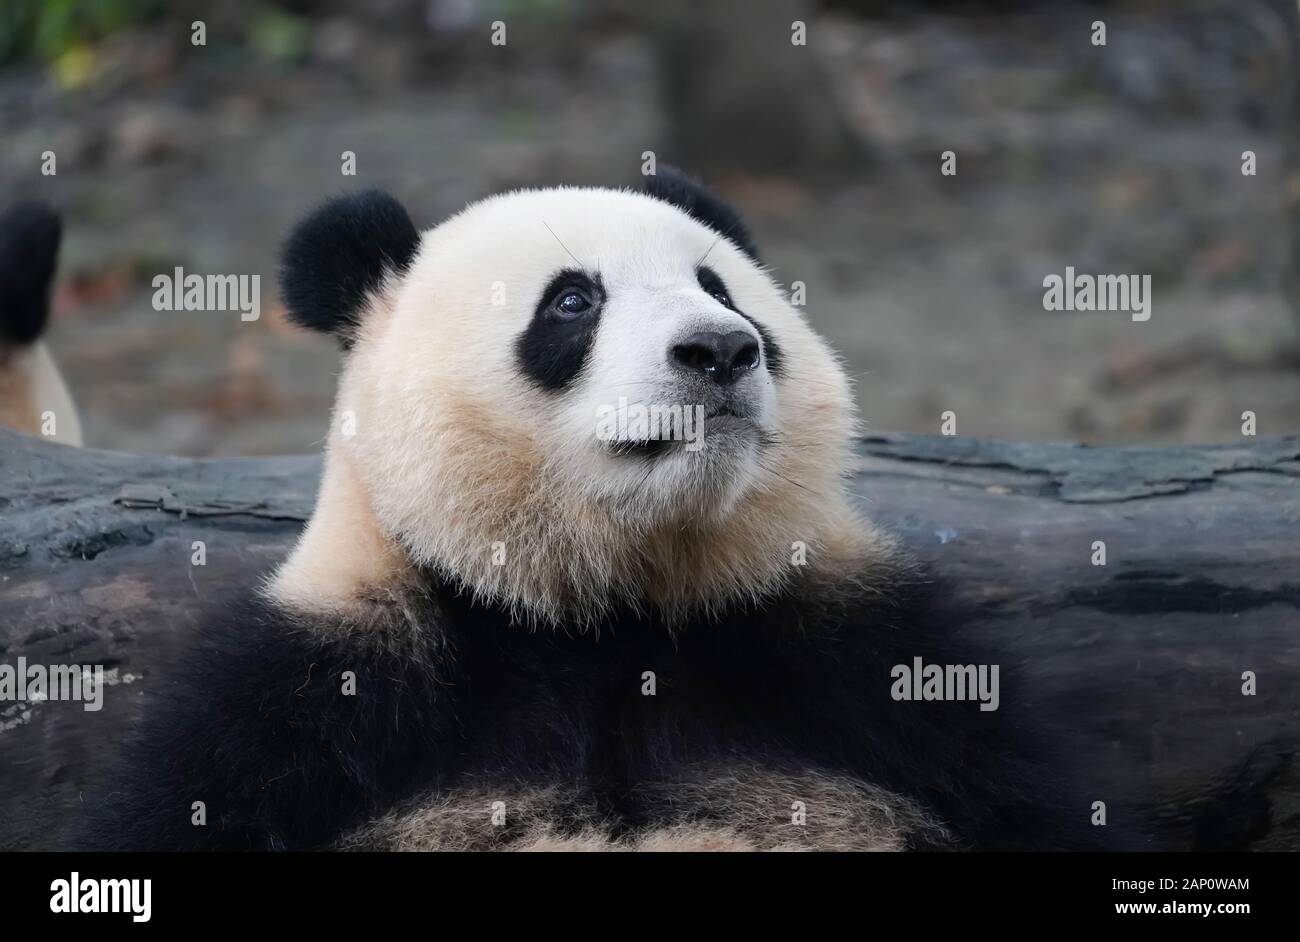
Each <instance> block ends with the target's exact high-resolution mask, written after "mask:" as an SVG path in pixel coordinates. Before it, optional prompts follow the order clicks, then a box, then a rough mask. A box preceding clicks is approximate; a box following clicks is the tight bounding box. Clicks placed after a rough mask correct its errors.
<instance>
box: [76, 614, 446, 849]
mask: <svg viewBox="0 0 1300 942" xmlns="http://www.w3.org/2000/svg"><path fill="white" fill-rule="evenodd" d="M451 670H452V655H451V653H450V652H449V650H448V645H447V644H446V643H445V640H444V639H442V638H441V637H440V636H439V635H438V633H437V632H436V630H435V629H434V628H433V627H428V628H416V627H415V626H414V625H412V624H410V623H409V622H407V621H406V619H404V618H400V617H392V618H386V617H383V613H382V612H381V613H379V614H378V615H376V617H374V618H370V619H362V620H359V621H358V620H346V619H345V620H331V619H325V618H305V617H301V616H297V615H293V614H290V613H287V612H285V611H283V610H282V609H280V608H278V607H277V606H275V605H274V604H272V603H269V602H266V601H262V600H250V601H249V602H247V603H246V604H244V605H242V606H240V607H239V608H238V609H237V610H233V611H231V612H228V613H226V614H224V615H223V617H222V618H221V619H220V621H218V622H215V623H211V624H209V625H207V626H206V627H205V628H204V629H203V630H202V632H201V633H200V636H199V639H198V643H197V644H196V645H195V647H194V648H193V650H191V651H190V652H189V654H188V656H187V657H186V658H185V659H184V660H183V662H182V664H181V666H180V667H179V668H178V670H177V671H176V672H175V673H173V674H171V675H169V676H168V677H167V678H166V680H165V683H164V685H163V686H162V687H161V689H156V690H154V691H152V696H151V699H150V702H149V703H147V705H146V707H145V713H144V716H143V718H142V721H141V723H140V725H139V727H138V728H137V729H136V730H135V731H133V733H132V735H131V738H130V739H129V740H128V742H127V744H126V747H125V750H124V754H123V755H122V756H121V757H120V760H119V762H118V764H117V767H116V769H115V770H114V771H113V772H112V774H111V775H110V776H109V779H108V781H107V782H105V783H103V784H102V785H101V787H99V788H97V789H91V790H88V791H87V793H86V795H85V796H84V797H83V805H82V814H81V816H80V819H79V821H78V822H77V824H76V825H75V827H74V832H73V834H72V837H71V840H70V841H69V843H70V849H74V850H199V849H213V850H216V849H225V850H282V849H309V848H315V847H322V846H326V845H327V844H329V843H330V842H331V840H333V839H335V838H336V837H337V836H338V835H339V834H340V833H341V832H342V831H343V830H344V829H345V828H347V827H349V826H351V825H353V824H355V823H356V822H358V821H360V820H362V819H364V818H365V817H366V816H367V815H370V814H373V813H375V812H376V811H377V810H380V809H382V808H384V807H386V806H387V805H388V804H389V803H390V802H391V801H393V800H394V799H395V798H396V797H398V796H400V795H401V794H403V793H404V792H405V791H407V790H409V789H411V788H414V787H419V786H423V787H428V786H430V785H431V784H435V783H436V781H437V778H438V774H437V773H438V759H439V757H440V756H441V755H445V754H446V752H447V744H448V741H449V740H450V739H452V738H454V737H455V736H456V735H457V732H456V729H455V725H454V721H453V719H452V703H451V697H450V693H449V691H450V690H451V689H452V688H451V685H450V684H448V683H446V680H447V678H448V676H449V674H450V672H451Z"/></svg>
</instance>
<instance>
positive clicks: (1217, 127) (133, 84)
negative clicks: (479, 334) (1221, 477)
mask: <svg viewBox="0 0 1300 942" xmlns="http://www.w3.org/2000/svg"><path fill="white" fill-rule="evenodd" d="M1200 8H1201V9H1200V12H1199V13H1189V14H1186V15H1183V16H1179V17H1170V16H1168V15H1166V14H1164V13H1161V14H1160V15H1155V14H1152V13H1150V12H1147V11H1144V10H1143V9H1139V10H1138V11H1137V12H1134V13H1131V14H1123V15H1121V14H1119V13H1114V14H1108V17H1107V19H1108V28H1109V34H1110V35H1109V39H1108V45H1107V47H1106V48H1105V50H1099V49H1098V48H1096V47H1093V46H1092V45H1091V44H1090V43H1089V42H1088V22H1089V21H1090V20H1091V19H1092V18H1093V15H1094V14H1093V13H1092V12H1090V11H1089V10H1088V9H1085V8H1082V7H1079V8H1073V7H1072V8H1069V9H1068V10H1067V12H1066V13H1064V14H1061V15H1052V16H1045V15H1026V16H1019V17H1013V18H1008V17H1007V16H1005V15H999V16H993V15H983V16H975V17H970V16H960V17H958V16H939V15H933V14H930V15H922V16H909V17H906V18H902V19H890V20H858V19H854V18H851V17H849V16H847V15H846V14H844V13H837V14H834V15H833V16H831V17H830V18H823V19H821V20H818V21H817V24H816V31H815V33H814V35H815V36H816V37H818V48H817V49H816V54H817V55H818V56H819V57H821V61H822V64H823V65H824V68H825V70H826V74H827V75H828V76H829V77H830V78H829V82H830V87H831V88H832V90H833V94H832V95H829V96H827V97H824V98H822V99H820V100H813V101H810V102H809V105H808V106H809V107H810V108H832V107H834V108H839V109H842V110H843V111H844V113H845V114H846V116H847V120H848V122H849V123H850V125H851V126H852V128H853V129H854V133H855V134H857V135H859V136H860V138H861V140H862V142H863V147H864V150H865V151H866V152H868V153H870V155H871V159H870V160H865V161H864V162H863V165H862V168H861V172H860V174H857V175H856V176H854V177H852V178H850V179H848V180H844V179H843V178H838V179H836V180H835V181H834V182H828V181H821V180H808V179H791V178H776V177H772V176H771V175H767V176H763V177H756V176H747V175H745V173H744V167H745V152H744V142H737V143H736V162H735V163H736V166H735V171H734V172H733V173H724V174H721V175H720V178H719V179H717V180H716V181H715V182H717V183H718V184H719V186H720V187H721V188H722V189H723V190H724V191H725V192H726V193H727V194H728V195H729V196H731V197H732V198H733V199H734V200H735V201H736V202H737V203H738V204H739V205H740V206H741V207H742V208H743V209H744V210H745V211H746V212H747V213H748V214H749V215H750V217H751V218H752V221H753V228H754V229H755V231H756V234H757V237H758V240H759V244H760V245H761V246H762V247H763V248H764V252H765V255H766V257H767V260H768V261H769V263H770V264H771V265H772V266H773V268H774V271H775V274H776V276H777V277H778V278H779V279H780V280H781V281H783V282H785V283H787V284H789V283H790V282H792V281H802V282H804V283H805V285H806V286H807V288H806V290H807V311H808V316H809V318H810V319H811V320H812V322H813V323H814V324H815V325H816V326H817V327H818V328H819V329H820V330H822V331H823V332H824V333H825V334H826V335H827V336H828V337H829V338H830V339H831V340H832V342H833V343H834V344H835V346H836V347H837V348H838V349H839V350H840V351H841V352H842V353H843V355H844V357H845V359H846V361H847V363H848V366H849V369H850V370H851V371H852V373H853V375H854V377H855V380H856V384H857V392H858V399H859V402H860V405H861V409H862V414H863V417H864V419H865V420H866V421H867V423H868V425H869V426H870V427H871V428H875V429H899V430H908V431H919V432H933V431H938V429H939V423H940V414H941V413H943V412H944V411H946V410H952V411H954V412H956V414H957V431H958V432H959V433H960V434H964V435H984V436H996V437H1002V438H1009V439H1023V440H1061V439H1082V440H1085V441H1090V442H1098V443H1101V442H1106V443H1149V444H1155V443H1169V442H1188V441H1207V442H1208V441H1232V440H1239V439H1240V435H1241V429H1240V426H1241V413H1242V412H1243V411H1244V410H1252V411H1254V412H1255V413H1257V415H1258V427H1259V431H1260V433H1261V434H1277V433H1295V432H1298V431H1300V356H1298V355H1297V353H1296V352H1295V351H1296V349H1297V338H1296V329H1295V328H1296V321H1295V320H1294V319H1293V316H1292V314H1291V311H1290V308H1289V306H1288V304H1287V302H1286V299H1285V296H1284V292H1283V289H1282V285H1283V280H1284V274H1285V272H1286V270H1287V266H1288V262H1287V257H1288V252H1289V244H1290V236H1289V233H1288V230H1287V226H1288V217H1289V215H1291V214H1293V213H1294V212H1295V203H1296V200H1297V195H1298V194H1300V176H1297V174H1296V172H1295V171H1294V170H1288V164H1287V158H1286V146H1285V145H1286V136H1287V134H1288V133H1289V130H1288V128H1289V122H1290V120H1291V117H1290V115H1291V111H1290V106H1289V99H1288V94H1289V91H1290V89H1291V87H1292V79H1291V78H1290V76H1291V75H1293V72H1294V64H1293V63H1292V62H1291V60H1290V58H1289V57H1290V55H1291V52H1290V47H1289V45H1288V44H1287V41H1286V33H1285V30H1284V28H1283V26H1282V23H1281V21H1280V20H1277V19H1270V18H1269V17H1270V16H1271V14H1270V13H1269V11H1268V10H1267V9H1266V8H1264V7H1261V8H1260V10H1259V11H1256V13H1255V14H1252V16H1251V17H1247V18H1244V19H1243V18H1242V17H1240V16H1237V17H1236V18H1233V19H1226V18H1225V17H1226V16H1227V14H1225V13H1224V10H1225V9H1226V8H1225V7H1224V5H1223V4H1218V5H1215V4H1211V3H1205V4H1201V5H1200ZM532 35H533V36H534V37H535V42H536V46H535V48H534V47H529V48H526V49H524V50H522V51H520V50H518V49H515V50H513V51H511V52H510V54H509V55H502V56H500V57H498V58H496V59H494V58H493V57H492V55H491V50H490V49H488V48H485V47H486V44H485V43H484V42H483V40H482V38H481V36H479V35H478V34H477V33H475V34H473V35H472V37H471V36H470V35H469V34H466V35H462V36H459V37H458V36H454V35H453V36H448V35H442V36H439V37H433V38H431V37H429V36H427V35H421V34H419V33H418V32H414V33H413V32H411V31H402V30H394V29H384V28H382V27H380V26H377V25H375V24H374V23H372V22H370V21H363V20H359V19H350V18H342V17H335V18H331V19H327V20H324V21H319V22H316V21H311V22H303V23H302V24H300V28H298V29H297V30H296V32H293V36H294V37H295V40H294V41H295V42H298V43H299V45H300V47H301V48H298V49H296V50H294V51H292V55H290V56H286V55H285V54H284V52H283V50H279V51H277V50H276V49H275V48H274V47H273V45H270V44H268V43H265V42H264V43H262V45H261V47H258V46H257V44H256V43H254V44H253V45H252V46H250V47H242V46H238V45H222V44H213V45H209V46H208V47H207V48H194V47H192V46H190V45H189V43H188V41H187V39H188V36H187V34H186V33H185V32H184V31H181V32H179V33H178V31H177V29H176V28H175V27H174V26H171V27H169V26H168V25H167V24H165V23H160V24H155V25H151V26H147V27H142V28H137V29H134V30H132V31H129V32H123V33H120V34H118V35H116V36H114V37H112V38H110V39H109V40H107V41H106V42H105V43H103V44H101V45H100V46H99V47H96V49H95V58H94V65H93V72H92V78H91V79H86V80H82V81H79V80H77V78H76V77H75V76H74V77H73V78H72V79H69V78H68V76H66V75H65V76H64V77H63V79H62V80H61V81H58V80H56V79H54V78H52V77H51V73H50V71H49V70H46V69H37V68H36V67H33V66H25V67H11V68H10V69H8V70H7V71H5V72H3V73H0V137H2V138H3V140H4V142H5V143H4V147H3V148H2V149H0V199H2V200H3V201H4V202H9V201H11V200H13V199H17V198H21V197H30V196H34V195H40V196H44V197H46V198H49V199H51V200H53V201H55V202H56V203H57V204H59V205H60V206H61V207H62V208H63V210H64V212H65V215H66V231H65V245H64V255H63V263H62V269H61V272H60V276H59V284H58V292H57V296H56V318H55V322H54V327H53V330H52V334H51V342H52V346H53V348H54V349H55V351H56V354H57V355H58V356H59V358H60V359H61V361H62V362H63V363H64V365H65V370H66V373H67V377H68V380H69V383H70V385H71V386H72V388H73V391H74V394H75V395H76V397H77V398H78V400H79V402H80V404H81V406H82V409H83V412H84V416H83V422H82V424H83V427H84V429H85V430H86V435H87V440H88V443H89V444H93V445H96V446H100V447H107V448H114V449H122V450H129V451H146V452H174V453H179V454H190V455H205V454H219V455H235V454H264V453H279V452H298V451H303V450H309V449H312V448H314V447H316V445H317V443H318V442H319V441H320V440H321V438H322V436H323V434H324V431H325V427H326V415H327V410H328V407H329V403H330V398H331V394H332V390H333V383H334V374H335V369H336V365H337V354H336V352H335V351H334V350H333V348H332V346H331V345H330V344H329V343H328V342H326V341H324V340H321V339H318V338H314V337H309V336H306V335H303V334H301V333H299V332H296V331H294V330H292V329H289V328H288V327H287V326H286V325H285V323H284V320H283V316H282V310H281V309H280V307H279V305H278V302H277V301H276V299H275V288H274V282H275V278H274V274H275V252H276V247H277V244H278V243H279V241H280V239H281V238H282V237H283V235H284V233H285V232H286V231H287V229H288V227H290V226H291V225H292V224H293V222H294V221H295V220H296V219H297V218H298V217H299V216H300V215H301V214H302V213H303V212H304V211H305V210H306V209H307V208H308V207H310V206H311V205H312V204H314V203H315V202H317V201H318V200H319V199H321V198H322V197H323V196H325V195H328V194H332V193H336V192H340V191H342V190H346V189H351V188H360V187H364V186H381V187H384V188H387V189H389V190H391V191H392V192H394V193H395V194H397V195H399V196H400V197H401V198H402V199H403V200H404V201H405V202H406V203H407V205H408V207H409V208H410V209H411V211H412V215H413V216H414V217H415V219H416V220H417V222H418V223H421V224H432V223H433V222H435V221H437V220H438V219H440V218H442V217H444V216H446V215H447V214H449V213H451V212H453V211H455V210H457V209H458V208H460V207H461V206H463V205H464V204H465V203H466V202H467V201H470V200H473V199H475V198H477V197H480V196H483V195H486V194H489V193H491V192H494V191H496V190H499V189H502V188H505V187H513V186H521V185H531V184H545V183H556V182H570V183H575V182H576V183H598V182H599V183H614V184H631V183H634V182H635V180H636V177H637V174H638V172H639V166H640V155H641V153H642V151H644V150H646V149H654V148H655V147H656V146H657V141H659V140H661V139H662V137H663V132H664V122H665V117H664V110H663V109H662V108H661V106H660V101H659V98H658V89H659V84H658V83H657V81H656V69H657V68H658V67H659V66H658V59H657V57H656V54H655V49H654V46H653V43H652V42H651V40H650V39H649V38H648V37H647V36H646V35H645V34H643V33H641V32H639V31H638V30H636V29H635V28H632V27H629V26H621V27H614V26H610V25H608V24H606V25H600V26H593V27H588V28H587V32H585V33H581V34H574V33H572V32H565V31H564V30H563V29H562V27H561V26H558V25H557V26H555V27H554V29H553V30H552V31H549V32H548V30H546V29H543V28H540V27H539V28H538V29H536V30H535V31H534V32H533V34H532ZM574 35H580V36H581V37H582V38H583V41H582V42H576V41H573V38H572V37H573V36H574ZM516 42H517V43H521V42H522V39H521V40H519V41H516ZM469 43H473V44H475V48H474V51H473V52H472V53H466V52H465V50H464V48H462V47H463V46H464V45H466V44H469ZM525 45H526V44H525ZM45 150H54V151H55V153H56V154H57V160H58V164H57V167H58V173H57V176H54V177H43V176H41V175H40V174H39V171H38V168H39V166H40V155H41V153H42V152H43V151H45ZM344 150H352V151H354V152H355V153H356V154H357V175H356V176H355V177H344V176H342V175H341V174H340V171H339V167H340V160H339V155H340V153H341V152H342V151H344ZM944 150H953V151H955V152H956V153H957V154H958V174H957V176H956V177H944V176H942V175H940V173H939V161H940V158H939V154H940V152H942V151H944ZM1245 150H1252V151H1254V152H1255V153H1256V155H1257V164H1258V173H1257V175H1255V176H1243V175H1242V173H1241V170H1240V167H1241V154H1242V152H1243V151H1245ZM660 156H661V159H669V160H671V159H672V155H671V154H661V155H660ZM688 169H689V168H688ZM177 265H180V266H182V267H184V268H185V269H186V271H189V272H223V273H225V272H229V273H240V274H259V275H261V278H262V285H263V314H262V317H261V319H260V320H259V321H258V322H256V323H251V324H249V323H244V322H241V321H240V319H239V315H238V314H237V313H226V312H212V313H197V312H167V311H155V310H154V309H153V307H152V306H151V304H150V297H151V294H152V292H151V289H150V287H149V282H150V279H151V278H152V276H153V275H155V274H157V273H159V272H170V271H171V270H172V268H173V267H174V266H177ZM1066 266H1073V267H1074V268H1075V269H1076V270H1078V271H1080V272H1094V273H1095V272H1114V273H1138V274H1150V275H1151V276H1152V281H1153V286H1154V300H1153V308H1152V316H1151V319H1150V320H1149V321H1147V322H1144V323H1135V322H1133V321H1132V320H1131V319H1130V318H1129V317H1128V315H1126V314H1124V313H1114V312H1112V313H1104V312H1094V313H1087V312H1059V311H1046V310H1044V308H1043V304H1042V295H1043V288H1042V279H1043V277H1044V276H1045V275H1047V274H1050V273H1063V272H1064V270H1065V267H1066ZM430 355H431V356H433V355H437V352H436V351H431V352H430Z"/></svg>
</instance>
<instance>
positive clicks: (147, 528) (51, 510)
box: [0, 430, 1300, 849]
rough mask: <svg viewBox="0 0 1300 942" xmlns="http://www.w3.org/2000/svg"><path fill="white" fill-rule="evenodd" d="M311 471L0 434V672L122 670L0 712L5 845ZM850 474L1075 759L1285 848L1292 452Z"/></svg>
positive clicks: (1050, 448)
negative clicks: (1014, 661)
mask: <svg viewBox="0 0 1300 942" xmlns="http://www.w3.org/2000/svg"><path fill="white" fill-rule="evenodd" d="M318 474H319V461H318V459H316V458H314V457H291V458H267V459H231V460H204V461H193V460H187V459H181V458H167V457H153V456H141V455H125V454H114V453H110V452H101V451H89V450H76V449H71V448H64V447H60V446H55V445H50V444H47V443H44V442H41V441H38V440H35V439H32V438H27V437H24V436H20V435H17V434H14V433H10V432H7V431H4V430H0V663H4V664H16V662H17V659H18V658H19V657H25V658H26V659H27V661H28V662H29V663H41V664H47V665H48V664H102V665H104V667H105V669H106V670H109V669H111V670H113V671H115V672H116V673H115V674H114V675H113V681H114V682H113V683H112V685H111V686H109V687H107V689H106V690H105V693H104V704H103V709H102V710H101V711H99V712H86V711H85V710H83V708H82V705H81V704H78V703H69V702H36V703H24V704H15V703H0V848H41V847H48V846H52V845H53V844H54V842H55V841H56V839H57V838H58V835H59V832H60V830H61V828H62V826H63V824H64V823H65V822H66V821H67V820H68V818H69V816H70V814H71V813H72V810H73V808H74V806H75V803H76V802H77V800H78V793H79V790H80V789H81V788H82V787H83V785H84V784H86V783H88V782H90V781H92V780H93V779H95V778H96V777H97V776H98V775H99V774H101V773H102V772H103V770H104V768H105V766H106V764H107V763H108V762H109V761H110V759H111V757H112V755H113V752H114V748H115V745H116V744H117V743H118V742H119V741H120V739H121V738H122V736H123V734H124V732H125V730H126V729H127V728H128V726H129V724H130V723H131V722H132V721H133V720H134V718H135V716H136V714H137V712H138V708H139V703H140V695H141V694H142V692H143V691H145V690H146V689H148V688H149V686H150V684H151V683H153V682H154V681H155V679H156V678H158V677H159V676H162V675H165V674H166V673H167V671H168V670H169V669H171V664H172V661H173V656H174V655H175V654H176V652H177V650H178V648H179V647H180V646H181V645H182V644H183V643H184V642H185V640H186V636H187V635H188V634H189V633H190V632H191V630H192V629H193V628H194V626H195V623H196V621H197V619H198V617H199V614H200V611H201V609H202V607H203V606H204V605H205V604H214V603H215V604H219V603H220V601H221V600H222V598H224V597H226V596H227V595H228V594H229V593H230V592H231V591H232V590H233V588H234V587H235V586H237V585H239V584H243V583H248V582H250V581H251V580H255V579H257V578H259V576H260V575H261V574H262V573H264V572H265V571H266V570H267V568H268V567H270V566H271V565H272V564H274V563H275V562H276V561H277V560H279V559H280V558H282V557H283V555H284V554H285V552H286V551H287V549H288V548H289V546H290V545H291V542H292V540H293V539H294V537H295V536H296V535H297V533H298V531H299V529H300V527H301V524H302V522H303V521H304V520H305V519H306V518H307V516H308V514H309V512H310V510H311V506H312V501H313V496H314V493H315V487H316V483H317V480H318ZM854 486H855V488H856V490H857V491H858V493H859V494H861V496H862V498H863V500H864V504H865V508H866V510H867V512H868V513H869V514H870V515H871V516H872V517H873V518H874V519H876V520H877V521H879V522H880V523H882V524H884V525H886V526H888V527H891V528H893V529H895V530H896V531H897V532H899V533H900V534H901V535H902V537H903V538H904V539H905V541H906V542H907V543H908V544H909V545H911V546H912V547H913V548H914V549H915V550H916V551H917V552H918V553H920V554H921V555H922V556H924V557H926V558H927V559H929V560H931V561H932V562H933V563H934V564H935V565H936V567H937V569H938V571H939V572H940V573H941V574H942V575H943V577H944V578H945V579H947V580H948V581H950V582H951V586H952V591H954V592H956V593H957V594H958V595H959V596H961V597H962V599H963V600H964V601H966V602H968V603H970V605H971V606H972V607H973V609H974V611H975V613H976V618H975V619H974V621H973V623H972V624H971V625H970V627H969V629H968V630H970V631H971V632H973V633H976V634H981V635H984V636H986V637H992V638H995V639H996V641H997V643H999V644H1000V645H1003V646H1007V647H1011V648H1012V649H1014V650H1015V651H1016V652H1017V653H1018V654H1019V655H1021V656H1023V658H1024V659H1025V660H1026V662H1027V663H1028V664H1029V666H1030V667H1031V674H1030V677H1031V684H1032V690H1031V694H1032V698H1033V699H1034V701H1036V704H1037V708H1038V709H1039V710H1041V711H1042V712H1043V713H1044V714H1045V715H1046V716H1047V717H1048V719H1049V720H1050V721H1052V722H1054V723H1056V724H1059V725H1060V726H1061V727H1062V728H1063V729H1064V730H1066V731H1067V732H1066V733H1065V735H1068V736H1069V737H1070V744H1071V746H1072V748H1073V750H1074V751H1075V753H1076V754H1077V755H1079V756H1080V757H1081V758H1082V759H1083V760H1084V761H1086V762H1088V763H1090V764H1092V765H1093V767H1095V768H1096V769H1099V770H1101V772H1102V773H1103V779H1104V781H1106V782H1107V783H1113V785H1114V787H1115V790H1116V793H1119V792H1121V791H1126V792H1137V793H1139V794H1143V795H1147V796H1149V801H1150V807H1149V808H1147V809H1145V810H1146V811H1147V812H1149V813H1152V814H1153V815H1154V816H1155V817H1156V818H1157V821H1158V837H1157V846H1158V847H1159V848H1166V849H1180V848H1190V847H1206V848H1213V847H1230V846H1249V847H1253V848H1256V849H1265V848H1268V849H1280V848H1289V849H1298V848H1300V763H1297V762H1296V751H1297V747H1298V746H1300V439H1296V438H1284V439H1270V440H1261V441H1258V442H1256V443H1252V444H1242V445H1239V446H1209V447H1193V448H1168V449H1103V448H1096V449H1094V448H1082V447H1078V446H1072V445H1014V444H1005V443H1000V442H989V441H979V440H970V439H958V438H930V437H913V436H891V437H873V438H870V439H868V440H866V441H865V442H863V445H862V468H861V472H860V473H859V475H858V477H857V478H856V480H855V482H854ZM194 541H202V542H203V543H204V544H205V547H206V557H207V559H206V565H205V566H194V565H191V558H192V556H193V555H194V548H193V543H194ZM1094 541H1104V542H1105V544H1106V557H1107V559H1106V565H1105V566H1094V565H1093V564H1092V557H1093V554H1094V550H1093V543H1094ZM1243 671H1253V672H1255V674H1256V676H1257V683H1258V693H1257V694H1256V695H1255V696H1245V695H1243V693H1242V672H1243ZM213 722H220V718H219V717H214V718H213ZM1107 797H1108V796H1105V795H1099V796H1097V798H1098V799H1099V800H1106V799H1107Z"/></svg>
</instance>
